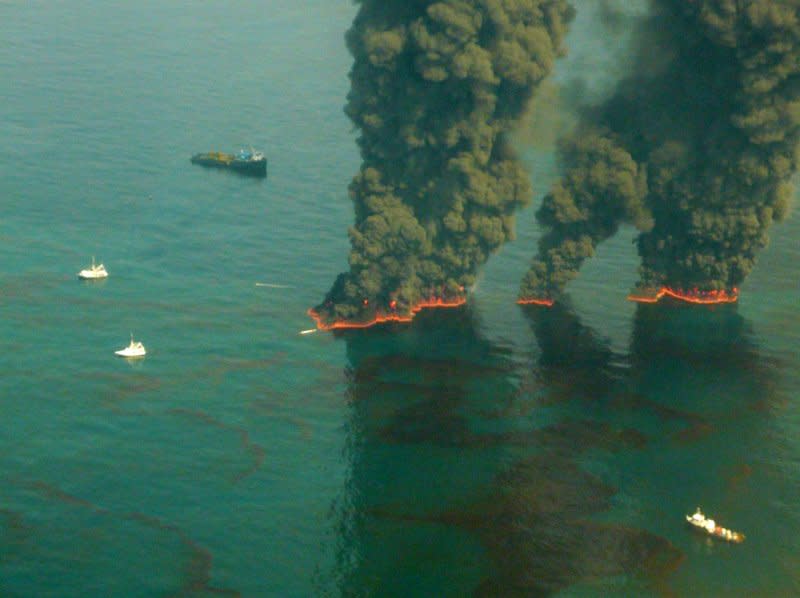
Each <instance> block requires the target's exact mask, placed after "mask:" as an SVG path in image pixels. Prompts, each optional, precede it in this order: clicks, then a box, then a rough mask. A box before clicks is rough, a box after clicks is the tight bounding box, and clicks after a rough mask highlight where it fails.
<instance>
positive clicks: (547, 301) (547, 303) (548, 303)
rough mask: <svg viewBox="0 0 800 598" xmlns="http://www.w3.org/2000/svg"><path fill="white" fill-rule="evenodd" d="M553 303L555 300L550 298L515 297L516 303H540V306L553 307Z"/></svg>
mask: <svg viewBox="0 0 800 598" xmlns="http://www.w3.org/2000/svg"><path fill="white" fill-rule="evenodd" d="M554 303H555V301H553V300H552V299H537V298H536V297H527V298H525V299H517V305H541V306H542V307H553V304H554Z"/></svg>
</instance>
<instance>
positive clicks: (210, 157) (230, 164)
mask: <svg viewBox="0 0 800 598" xmlns="http://www.w3.org/2000/svg"><path fill="white" fill-rule="evenodd" d="M190 161H191V162H192V164H199V165H200V166H206V167H208V168H221V169H224V170H232V171H234V172H238V173H239V174H244V175H248V176H254V177H262V178H263V177H265V176H267V159H266V158H262V159H260V160H241V159H239V158H237V157H236V156H234V155H232V154H223V153H220V152H212V153H205V154H195V155H194V156H192V158H191V160H190Z"/></svg>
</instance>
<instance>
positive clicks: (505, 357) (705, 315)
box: [0, 0, 800, 597]
mask: <svg viewBox="0 0 800 598" xmlns="http://www.w3.org/2000/svg"><path fill="white" fill-rule="evenodd" d="M355 10H356V7H355V6H354V5H352V4H350V3H349V2H344V1H341V2H322V1H320V0H309V1H307V2H303V3H297V2H290V1H289V0H270V1H269V2H266V3H264V2H255V1H252V0H243V1H240V2H236V3H211V2H208V3H196V2H186V1H175V2H153V1H151V0H145V1H143V2H137V3H133V2H129V1H127V0H117V1H112V2H98V1H95V0H87V1H86V2H82V3H74V2H61V1H56V2H48V3H45V2H41V1H38V0H33V1H31V2H16V1H11V2H0V40H2V43H1V44H0V86H1V88H2V90H3V94H2V102H0V208H1V209H0V240H2V247H3V251H2V259H0V338H1V339H2V341H0V349H2V350H0V416H2V417H1V418H0V430H1V431H2V433H1V434H0V482H2V483H0V596H4V597H5V596H11V597H45V596H57V597H72V596H75V597H78V596H81V597H85V596H125V597H127V596H142V597H145V596H147V597H149V596H211V595H230V596H236V595H239V596H246V597H250V596H253V597H261V596H281V597H283V596H442V597H444V596H465V595H482V596H507V595H512V596H514V595H521V596H549V595H563V596H608V595H621V596H655V595H673V596H718V595H722V594H726V595H730V596H753V595H756V596H790V595H798V594H800V573H798V572H800V558H799V557H798V555H799V554H800V541H798V540H797V538H799V537H800V508H798V506H797V502H796V497H797V496H798V492H800V457H799V456H798V455H800V412H799V411H798V406H797V401H796V398H797V396H798V390H800V377H799V376H798V371H800V367H799V366H800V360H799V359H798V357H797V352H796V346H797V343H798V337H799V336H800V322H798V318H797V315H796V314H797V311H796V306H797V304H798V300H799V299H800V292H799V291H798V285H797V266H796V265H797V263H798V259H800V247H799V246H798V244H797V241H796V239H797V238H798V235H799V234H800V223H799V221H798V219H797V218H796V217H794V218H790V219H789V220H788V222H786V223H783V224H781V225H778V226H776V227H775V228H774V229H773V231H772V237H773V238H772V243H771V245H770V247H769V248H768V249H767V250H765V251H764V252H763V253H762V255H761V258H760V262H759V265H758V266H757V268H756V270H755V271H754V272H753V274H752V275H751V276H750V278H749V279H748V280H747V281H746V283H745V285H743V289H742V299H741V301H740V303H739V305H735V306H720V307H712V308H705V307H703V308H698V307H687V306H661V305H659V306H636V305H634V304H631V303H629V302H626V301H625V300H624V298H625V295H626V293H627V292H628V290H629V289H630V288H631V286H632V284H633V283H634V281H635V280H636V265H637V258H636V255H635V249H634V246H633V245H632V244H631V238H632V235H633V232H632V231H623V232H622V234H620V235H619V237H618V238H616V239H613V240H611V241H610V242H608V243H606V244H605V245H603V246H602V247H601V248H600V250H599V252H598V256H597V257H596V258H595V259H594V260H593V261H592V262H591V263H589V264H587V266H586V267H585V269H584V271H583V272H582V273H581V276H580V278H579V279H578V280H576V281H575V282H574V283H573V284H572V286H571V287H570V295H569V298H568V300H567V301H565V302H563V303H562V304H560V305H558V306H556V307H555V308H554V309H552V310H537V309H531V310H523V309H520V308H518V307H517V306H516V305H514V299H515V297H516V291H517V285H518V282H519V279H520V277H521V276H522V274H523V273H524V272H525V270H526V269H527V266H528V260H529V259H530V257H531V255H532V254H533V252H534V251H535V244H536V239H537V237H538V235H539V231H538V229H537V228H536V226H535V223H534V222H533V208H529V209H528V210H525V211H523V212H522V213H521V214H520V217H519V223H518V233H519V234H518V239H517V241H515V242H514V243H512V244H510V245H509V246H507V247H505V248H504V249H503V251H502V252H501V253H500V254H499V255H497V256H495V257H494V258H492V260H491V261H490V263H489V264H488V265H487V267H486V269H485V271H484V273H483V275H482V276H481V278H480V281H479V283H478V285H477V288H476V289H475V292H474V293H473V295H472V296H471V298H470V302H469V305H468V306H467V307H466V308H464V309H458V310H429V311H426V312H423V313H421V314H420V315H419V316H418V318H417V319H416V320H415V321H414V323H413V324H412V325H410V326H398V327H390V328H385V329H378V330H369V331H364V332H353V333H347V334H343V335H339V336H333V335H330V334H325V333H316V334H309V335H300V334H299V331H300V330H303V329H307V328H309V327H311V325H312V323H311V321H310V320H309V319H308V317H307V316H306V314H305V310H306V309H307V308H308V307H309V306H311V305H313V304H315V303H317V302H318V301H319V300H320V299H321V298H322V296H323V295H324V293H325V292H326V291H327V290H328V288H329V286H330V284H331V282H332V281H333V279H334V277H335V275H336V274H337V273H338V272H340V271H342V270H343V269H345V268H346V265H347V263H346V259H347V251H348V240H347V234H346V230H347V227H348V226H349V225H350V224H351V222H352V218H353V215H352V207H351V205H350V203H349V201H348V199H347V192H346V190H347V185H348V183H349V180H350V178H351V176H352V175H353V174H354V173H355V172H356V170H357V168H358V165H359V157H358V154H357V149H356V145H355V133H354V132H353V131H352V129H351V125H350V123H349V122H348V121H347V119H346V117H345V116H344V115H343V113H342V106H343V104H344V102H345V96H346V94H347V91H348V80H347V72H348V70H349V67H350V63H351V60H350V57H349V56H348V55H347V52H346V49H345V46H344V41H343V35H344V32H345V31H346V29H347V28H348V26H349V24H350V22H351V20H352V18H353V15H354V14H355ZM582 14H585V13H579V17H578V21H577V22H576V24H575V27H574V33H573V35H572V36H571V37H570V39H569V45H570V46H571V48H572V55H571V57H570V58H569V59H567V60H565V61H564V62H563V64H561V65H560V66H559V71H558V73H557V80H564V81H566V80H570V78H571V77H574V76H581V77H585V76H588V75H587V74H588V73H592V72H594V71H597V70H598V69H601V70H602V69H611V67H610V66H608V65H609V64H610V63H609V58H608V57H609V56H611V55H612V53H611V50H610V49H609V44H607V43H606V44H605V45H604V43H603V39H602V37H601V36H599V35H595V36H594V37H593V36H592V32H591V29H592V22H591V19H588V18H586V17H582V16H581V15H582ZM610 45H611V46H613V44H610ZM615 64H616V63H615ZM611 70H613V69H611ZM597 78H598V79H597V81H598V83H597V85H598V86H599V87H598V88H602V85H601V84H602V79H603V77H602V76H601V74H598V75H597ZM241 145H253V146H254V147H257V148H259V149H263V150H264V151H265V152H266V153H267V156H268V158H269V176H268V178H267V179H266V180H258V179H249V178H244V177H239V176H235V175H232V174H230V173H226V172H219V171H209V170H205V169H202V168H198V167H196V166H193V165H191V164H190V163H189V161H188V158H189V156H190V155H191V154H192V153H195V152H199V151H207V150H212V149H216V150H221V151H233V150H235V149H237V148H238V147H239V146H241ZM521 150H522V152H523V155H524V159H525V160H526V163H527V164H528V165H529V166H530V170H531V177H532V180H533V182H534V187H535V189H536V192H537V195H538V196H539V197H540V196H541V194H542V193H544V192H545V191H546V189H547V188H548V186H549V184H550V183H551V181H552V180H553V178H554V176H555V168H554V159H553V148H552V145H550V144H548V143H541V142H538V143H536V144H533V145H531V146H524V147H522V148H521ZM92 256H95V257H96V258H97V259H98V260H99V261H102V262H104V263H105V265H106V267H107V268H108V270H109V273H110V276H109V278H108V279H107V280H105V281H101V282H96V283H83V282H80V281H78V280H77V278H76V276H75V273H76V272H77V271H78V270H80V269H81V268H83V267H85V266H86V265H87V264H88V263H89V262H90V260H91V258H92ZM130 333H133V334H134V335H135V336H136V338H137V339H140V340H142V341H143V342H144V343H145V345H146V346H147V348H148V355H147V357H146V358H145V359H144V360H140V361H136V362H128V361H125V360H122V359H119V358H116V357H115V356H114V354H113V352H114V350H116V349H118V348H120V347H122V346H124V345H125V344H127V342H128V338H129V334H130ZM697 505H701V506H703V507H704V508H705V509H706V510H707V511H708V512H709V513H710V514H711V515H713V516H715V517H716V518H717V519H718V520H719V521H720V522H721V523H723V524H725V525H728V526H730V527H733V528H734V529H738V530H741V531H743V532H744V533H746V534H747V541H746V542H745V543H744V544H742V545H739V546H731V545H724V544H716V543H713V542H710V541H709V540H707V539H706V538H703V537H701V536H697V535H694V534H692V533H691V531H690V530H687V529H686V527H685V526H684V525H683V515H684V513H686V512H690V511H693V509H694V508H695V506H697Z"/></svg>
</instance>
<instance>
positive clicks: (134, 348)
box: [114, 334, 147, 357]
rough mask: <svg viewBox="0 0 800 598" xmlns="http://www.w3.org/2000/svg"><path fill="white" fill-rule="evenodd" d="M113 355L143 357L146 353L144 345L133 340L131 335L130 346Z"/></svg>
mask: <svg viewBox="0 0 800 598" xmlns="http://www.w3.org/2000/svg"><path fill="white" fill-rule="evenodd" d="M114 354H115V355H119V356H120V357H144V356H145V355H146V354H147V351H145V350H144V345H143V344H142V343H140V342H139V341H134V340H133V335H132V334H131V344H130V345H128V346H127V347H125V348H124V349H120V350H119V351H114Z"/></svg>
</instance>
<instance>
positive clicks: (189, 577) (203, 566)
mask: <svg viewBox="0 0 800 598" xmlns="http://www.w3.org/2000/svg"><path fill="white" fill-rule="evenodd" d="M13 486H16V487H18V488H20V489H22V490H24V491H27V492H31V493H33V494H34V495H36V496H38V497H39V498H41V499H43V500H44V501H46V502H48V503H54V504H57V505H61V506H62V507H63V506H65V507H68V508H70V509H78V510H79V511H85V512H88V513H89V514H90V515H91V516H92V519H93V520H94V521H95V524H94V525H95V526H97V533H98V535H97V536H96V537H94V538H89V539H88V540H87V538H86V530H87V529H90V528H87V527H84V531H83V532H81V533H80V534H79V535H78V537H74V538H73V541H76V542H79V543H82V542H87V541H88V543H89V545H90V546H89V547H87V548H85V550H88V551H89V552H88V553H87V554H86V555H85V557H86V558H89V559H91V558H98V559H99V560H102V558H101V555H102V553H103V546H102V544H103V542H104V538H105V537H106V536H107V535H108V534H110V533H113V530H114V529H116V528H118V527H119V525H120V523H124V522H133V523H136V524H137V525H141V526H144V527H145V528H148V529H150V530H152V531H155V532H158V533H159V534H166V535H167V536H169V537H171V538H173V539H174V540H176V541H177V544H178V546H179V547H180V549H181V550H182V552H183V553H184V554H183V555H182V558H183V564H182V566H181V579H180V581H179V582H178V587H177V588H175V589H174V590H170V591H167V593H163V589H162V595H165V596H175V597H178V596H181V597H187V596H191V597H201V596H212V595H213V596H230V597H238V596H241V594H240V593H239V592H238V591H236V590H233V589H229V588H222V587H217V586H215V585H213V584H212V582H211V572H212V569H213V555H212V553H211V552H210V551H209V550H208V549H207V548H205V547H204V546H202V545H201V544H199V543H198V542H196V541H195V540H194V539H193V538H192V537H191V536H189V535H188V534H187V533H186V532H185V531H184V530H183V529H181V528H180V527H179V526H177V525H175V524H173V523H170V522H168V521H165V520H163V519H161V518H159V517H155V516H153V515H148V514H144V513H141V512H137V511H130V512H116V511H114V510H113V509H110V508H106V507H104V506H101V505H99V504H96V503H94V502H92V501H90V500H87V499H85V498H83V497H80V496H76V495H73V494H71V493H69V492H66V491H64V490H63V489H61V488H59V487H58V486H56V485H54V484H51V483H49V482H46V481H43V480H16V481H15V482H14V483H13ZM69 520H70V521H72V520H73V518H69ZM59 527H60V526H59ZM120 531H121V530H120ZM126 533H127V532H126ZM163 543H164V542H163V540H162V541H160V542H159V541H157V540H156V544H155V546H157V547H158V548H159V549H161V548H163ZM76 548H77V547H72V549H73V550H75V549H76ZM65 556H66V554H65ZM80 556H81V555H79V554H76V555H73V559H72V561H71V562H72V563H73V564H74V563H75V561H76V560H77V562H81V560H82V559H81V558H80ZM41 557H45V555H41ZM47 558H53V555H47ZM89 564H90V563H87V566H88V565H89ZM0 587H2V586H0ZM62 589H63V588H62ZM73 590H74V588H70V590H69V593H70V595H72V594H71V593H72V592H73Z"/></svg>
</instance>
